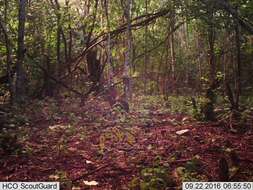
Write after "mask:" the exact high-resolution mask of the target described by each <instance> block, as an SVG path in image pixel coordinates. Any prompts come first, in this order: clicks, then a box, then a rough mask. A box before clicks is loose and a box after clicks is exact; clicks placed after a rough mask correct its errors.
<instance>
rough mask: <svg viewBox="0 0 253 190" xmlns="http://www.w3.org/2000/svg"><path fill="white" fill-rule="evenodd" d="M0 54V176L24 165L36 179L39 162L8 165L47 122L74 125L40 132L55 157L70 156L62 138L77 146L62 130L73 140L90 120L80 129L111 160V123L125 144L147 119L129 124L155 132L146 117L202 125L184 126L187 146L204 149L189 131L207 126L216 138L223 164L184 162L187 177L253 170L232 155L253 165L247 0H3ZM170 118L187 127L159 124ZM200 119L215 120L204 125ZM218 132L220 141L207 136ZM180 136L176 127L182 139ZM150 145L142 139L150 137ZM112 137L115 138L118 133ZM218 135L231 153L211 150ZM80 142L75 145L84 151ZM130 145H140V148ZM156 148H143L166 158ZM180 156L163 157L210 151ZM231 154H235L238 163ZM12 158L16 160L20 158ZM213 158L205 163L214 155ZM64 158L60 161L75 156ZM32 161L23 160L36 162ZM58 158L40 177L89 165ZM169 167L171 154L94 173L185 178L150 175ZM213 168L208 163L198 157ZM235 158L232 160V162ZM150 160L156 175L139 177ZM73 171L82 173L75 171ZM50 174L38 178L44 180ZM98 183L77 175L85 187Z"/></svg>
mask: <svg viewBox="0 0 253 190" xmlns="http://www.w3.org/2000/svg"><path fill="white" fill-rule="evenodd" d="M0 66H1V67H0V99H1V106H0V126H1V127H0V132H1V135H0V142H1V147H0V153H2V154H3V155H5V156H7V157H5V156H3V159H1V163H2V164H3V167H1V170H2V172H0V177H3V178H4V179H5V180H9V179H10V180H12V179H22V176H23V177H24V176H27V178H24V179H25V180H36V179H41V175H42V174H38V175H37V174H33V175H29V174H28V173H29V172H28V173H26V174H21V173H18V172H17V170H18V169H13V171H15V172H14V173H16V175H14V174H13V175H11V174H10V172H11V171H12V170H11V169H10V170H7V169H6V167H7V166H9V167H10V166H12V167H13V168H15V167H16V168H17V167H18V166H20V162H21V160H23V159H24V158H23V157H25V158H26V159H28V160H33V159H34V160H36V159H35V158H34V157H33V156H34V152H33V151H35V152H36V151H37V150H39V149H40V148H38V147H37V148H36V146H39V145H36V146H35V145H34V140H35V141H36V139H37V140H38V139H40V138H42V136H43V138H44V135H45V134H44V133H42V131H44V132H45V131H47V130H50V129H51V130H52V129H53V130H56V132H57V131H58V130H59V131H63V132H64V133H65V132H66V133H71V135H70V134H64V135H65V136H62V134H61V136H60V137H59V136H58V137H57V135H56V136H54V135H53V136H54V137H52V136H51V137H52V139H53V140H52V139H51V140H52V142H51V141H50V140H49V142H47V141H46V140H45V139H44V140H43V139H42V140H41V141H40V143H39V142H36V143H37V144H40V145H43V146H44V145H48V146H49V147H48V148H50V144H51V146H52V147H54V146H56V147H58V148H59V147H60V148H59V149H58V148H56V150H57V154H56V155H58V157H55V158H54V159H56V160H58V161H59V160H60V157H61V158H63V157H65V156H66V155H65V153H66V152H64V151H65V149H66V150H68V151H73V149H72V150H69V147H68V146H69V143H70V142H69V141H71V140H70V139H72V140H73V138H74V137H75V135H74V134H78V133H80V134H82V132H81V131H82V130H84V128H85V127H81V128H79V127H80V126H82V125H85V126H86V125H88V126H89V125H90V128H89V127H87V128H86V129H85V130H87V131H85V132H84V133H85V135H87V136H88V137H87V138H88V139H89V138H91V139H97V140H98V142H94V143H93V144H96V143H97V144H98V149H99V155H98V157H99V159H100V161H101V162H102V161H103V162H105V163H106V162H110V161H108V160H106V159H108V158H106V156H105V154H106V153H105V150H106V145H105V144H106V142H107V140H108V138H109V137H108V135H107V133H109V134H110V135H111V136H113V135H115V134H116V137H117V139H118V140H117V143H118V142H119V141H120V142H121V140H122V139H123V140H122V141H125V140H126V139H127V142H128V144H136V146H137V145H140V144H141V143H143V142H144V141H138V140H137V139H135V137H136V138H137V137H138V135H140V136H141V138H143V139H145V134H146V132H145V131H146V129H145V130H144V129H142V128H141V129H142V130H141V131H139V128H138V129H137V128H134V127H133V126H135V127H136V126H142V127H143V126H144V128H147V129H148V130H150V129H151V128H152V129H151V131H149V132H150V134H151V136H152V137H154V136H155V135H156V134H155V133H156V132H157V129H153V127H154V128H156V127H158V128H159V127H160V128H161V134H160V133H159V134H160V135H162V137H161V138H163V137H164V134H165V133H166V130H167V129H168V131H169V132H170V133H175V132H176V134H177V135H179V136H180V138H181V135H183V136H184V135H187V134H188V133H189V131H191V132H193V131H195V130H197V132H200V133H199V134H198V135H197V136H194V135H192V138H191V137H190V136H188V138H186V139H187V140H190V142H188V143H189V146H190V147H192V148H193V149H194V148H195V149H203V147H202V148H199V147H198V146H197V145H194V143H193V144H192V141H194V140H196V141H197V142H201V140H200V137H201V136H202V135H203V137H205V138H206V139H209V140H210V141H208V142H206V143H207V146H208V147H209V145H210V144H212V143H214V144H215V146H216V149H215V147H214V149H215V151H216V153H215V155H216V157H215V159H214V160H219V162H218V163H217V164H218V165H216V166H214V167H217V168H218V170H217V171H216V172H214V173H211V174H210V175H208V172H206V173H205V174H202V177H199V176H198V177H196V176H194V175H192V173H194V172H195V171H194V172H193V171H192V170H191V169H189V168H188V169H189V170H187V166H185V168H186V169H185V170H184V172H185V173H184V175H189V176H187V177H186V176H184V177H185V178H183V180H192V179H195V178H196V179H199V180H217V179H221V180H223V181H226V180H244V181H245V180H246V181H247V180H248V181H250V180H251V181H252V179H253V178H252V171H251V173H250V172H249V171H243V172H242V173H243V174H242V173H240V172H241V171H242V170H239V167H238V165H239V164H238V163H239V160H241V162H240V163H243V161H244V162H245V163H243V164H245V165H249V169H250V168H251V167H253V166H252V156H253V155H252V154H253V153H252V121H253V116H252V111H253V86H252V82H253V75H252V73H253V1H251V0H37V1H31V0H19V1H16V0H0ZM166 118H167V120H166ZM170 125H172V126H174V125H175V126H181V127H183V129H182V130H180V129H181V128H175V126H174V127H170V128H166V127H165V126H167V127H168V126H170ZM195 125H196V126H197V129H196V128H194V126H195ZM52 126H53V127H52ZM59 126H62V128H61V127H59ZM64 126H65V128H64ZM66 126H67V128H66ZM75 126H76V127H75ZM77 126H78V127H77ZM98 126H101V127H102V128H103V130H106V129H107V128H108V126H109V128H110V129H111V130H112V131H111V132H108V131H105V132H104V131H103V130H102V129H98ZM207 126H213V127H214V128H215V130H216V129H217V130H218V131H213V129H210V130H211V131H208V130H209V128H208V130H207V129H205V127H207ZM217 126H218V127H217ZM54 127H55V128H54ZM92 127H95V128H92ZM216 127H217V128H216ZM160 128H159V130H160ZM37 130H38V131H37ZM73 130H75V131H73ZM101 130H102V131H103V132H101ZM115 130H116V132H115ZM143 130H144V131H143ZM153 130H154V131H153ZM159 130H158V131H159ZM170 130H172V131H170ZM173 130H175V131H173ZM198 130H200V131H198ZM205 130H206V131H205ZM59 131H58V132H59ZM91 131H92V132H91ZM113 131H114V132H113ZM56 132H55V133H56ZM58 132H57V134H58ZM195 132H196V131H195ZM55 133H54V134H55ZM93 133H94V135H93V136H92V134H93ZM49 134H51V133H49ZM152 134H153V135H152ZM166 134H167V133H166ZM201 134H202V135H201ZM210 134H212V135H211V136H210ZM217 134H218V136H219V137H220V138H221V139H223V140H224V141H222V142H221V141H219V142H217V141H215V140H214V141H213V138H212V136H214V137H215V136H216V135H217ZM68 135H70V136H68ZM110 135H109V136H110ZM206 135H207V136H206ZM231 135H232V136H231ZM111 136H110V137H111ZM123 136H124V137H123ZM125 136H126V138H125ZM96 137H97V138H96ZM155 137H156V138H158V136H155ZM195 137H196V139H195ZM150 138H151V137H150ZM171 138H172V139H173V138H174V136H173V137H171ZM129 139H130V140H129ZM133 139H135V140H133ZM158 139H159V138H158ZM186 139H185V138H184V137H182V140H186ZM218 139H219V138H218ZM235 139H237V140H235ZM109 140H110V138H109ZM175 140H176V139H175ZM38 141H39V140H38ZM58 141H59V142H60V144H58V143H59V142H58ZM132 141H133V142H132ZM149 141H150V142H152V139H151V140H150V139H149ZM176 141H177V140H176ZM176 141H175V142H176ZM230 141H232V142H230ZM28 142H30V144H29V143H28ZM31 142H33V143H31ZM82 142H83V143H88V142H89V140H87V139H86V140H83V141H82ZM91 142H92V141H91ZM36 143H35V144H36ZM55 143H56V145H55ZM157 143H158V142H157ZM157 143H155V144H156V145H157V147H163V148H164V147H166V146H169V144H170V143H171V142H165V141H164V143H162V144H159V143H158V144H157ZM184 143H185V142H184ZM226 143H227V144H226ZM244 143H245V144H244ZM52 144H53V145H52ZM176 144H177V145H178V146H179V148H178V147H175V150H170V152H173V155H174V154H176V153H175V152H177V151H179V152H180V147H181V146H180V142H178V143H174V144H173V146H174V145H175V146H176ZM186 144H187V143H186ZM200 144H201V143H200ZM230 145H231V147H230ZM34 146H35V147H34ZM150 146H151V147H152V146H153V144H152V143H151V145H150ZM150 146H149V145H148V150H151V149H152V148H151V147H150ZM171 146H172V145H171ZM210 146H211V145H210ZM224 146H225V148H224ZM85 147H87V149H88V147H89V145H87V144H86V145H83V147H82V148H84V149H85ZM117 147H118V149H119V147H120V145H117ZM222 147H223V148H224V150H225V152H226V153H228V152H229V156H228V158H227V157H226V155H227V154H225V153H224V152H223V153H221V152H220V151H218V149H220V148H222ZM236 147H237V148H238V147H240V148H243V153H238V151H239V148H238V149H236ZM76 148H77V147H76ZM82 148H81V149H82ZM181 148H182V147H181ZM209 148H210V147H209ZM42 149H43V148H42ZM42 149H41V151H42ZM81 149H80V147H79V148H78V151H79V153H80V152H81ZM118 149H117V152H120V150H118ZM134 150H135V151H138V148H137V149H134ZM159 150H160V149H159ZM42 152H43V151H42ZM62 152H64V156H63V155H62ZM144 152H145V151H144ZM217 152H218V155H217ZM44 153H45V152H44ZM153 153H154V152H153ZM153 153H150V154H149V155H148V156H147V157H151V158H150V160H152V159H155V160H156V161H157V159H158V160H159V163H160V165H162V163H163V164H164V162H166V161H164V159H165V157H166V158H168V155H166V156H164V155H163V156H162V155H160V156H161V157H160V156H159V158H157V157H156V156H152V154H153ZM41 154H42V155H40V153H38V155H40V156H38V157H43V156H44V157H49V155H45V154H43V153H41ZM107 154H109V155H112V154H110V152H109V153H107ZM129 154H130V153H129ZM171 154H172V153H171ZM10 155H14V157H13V156H10ZM24 155H25V156H24ZM101 155H102V158H101ZM180 155H181V154H180ZM183 155H184V154H183ZM221 155H222V156H221ZM224 155H225V156H224ZM128 156H129V155H128ZM177 156H178V155H176V156H175V155H174V157H173V156H172V157H173V159H174V160H171V159H169V160H170V162H172V163H174V162H175V164H181V163H184V162H187V163H188V162H190V164H192V163H193V165H194V164H195V165H194V167H195V166H196V168H200V166H199V165H198V163H195V161H196V160H201V159H203V160H205V159H206V158H203V157H201V156H199V155H198V154H197V153H192V152H191V154H190V156H189V154H185V155H184V156H185V157H184V156H182V157H183V158H184V159H179V158H178V157H177ZM91 157H92V158H93V162H95V161H94V160H96V159H95V158H94V155H93V156H91V155H90V157H88V158H87V160H88V165H89V164H91V163H93V162H90V161H89V160H90V159H92V158H91ZM95 157H96V156H95ZM112 157H113V156H112ZM116 157H117V156H116ZM130 157H131V156H130ZM133 157H134V156H133ZM211 157H212V156H209V157H208V158H207V159H211ZM234 157H236V158H234ZM238 157H240V158H238ZM72 159H73V158H72ZM103 159H105V160H103ZM178 159H179V162H177V160H178ZM233 159H234V161H235V160H236V159H237V161H235V163H236V164H233ZM13 160H16V161H15V162H17V163H16V166H14V165H15V164H14V163H13ZM77 160H79V159H77ZM87 160H86V161H87ZM148 160H149V159H148ZM150 160H149V161H150ZM165 160H166V159H165ZM203 160H202V161H203ZM231 160H232V162H231ZM142 161H143V159H142ZM149 161H147V163H150V162H149ZM156 161H154V160H153V161H152V163H154V162H155V163H157V162H156ZM167 161H168V159H167ZM31 162H32V161H31ZM77 162H78V161H77ZM101 162H99V163H96V164H97V169H95V170H92V172H91V173H86V174H85V175H87V176H93V175H94V173H96V175H98V174H99V172H100V170H101V169H102V170H104V168H106V167H107V165H104V164H101ZM130 162H131V161H130ZM132 162H133V161H132ZM143 162H144V161H143ZM213 162H214V161H213V160H212V161H210V160H209V161H205V162H204V163H205V164H207V165H208V164H211V165H212V164H213ZM25 163H26V162H25ZM27 163H28V161H27ZM29 163H30V162H29ZM32 163H33V162H32ZM35 163H36V161H35ZM35 163H33V165H34V164H35ZM144 163H145V162H144ZM187 163H186V164H187ZM231 163H232V165H233V167H232V166H231ZM13 164H14V165H13ZM49 164H50V162H49ZM62 164H63V165H64V167H65V166H69V165H70V164H66V163H62ZM86 164H87V162H86ZM96 164H95V165H96ZM188 164H189V163H188ZM21 165H22V164H21ZM35 165H36V164H35ZM116 165H117V164H116ZM118 165H120V164H118ZM144 165H145V164H144ZM147 165H148V166H149V167H150V164H147ZM235 165H236V166H235ZM174 166H177V165H174ZM29 167H30V166H29ZM29 167H28V166H27V171H31V168H30V169H29ZM45 167H46V166H45ZM55 167H56V166H55ZM57 167H59V168H60V169H59V168H58V169H57ZM57 167H56V168H54V169H52V168H49V169H48V170H49V171H50V172H48V170H46V171H45V172H44V173H46V174H47V172H48V175H47V177H48V176H51V178H50V179H51V180H52V179H55V180H58V179H60V180H61V181H63V184H64V188H66V189H68V188H70V187H69V186H68V185H69V181H71V183H73V184H75V183H76V182H78V181H80V180H81V179H83V178H84V177H86V176H83V175H80V176H79V177H76V176H74V177H73V176H71V174H70V173H71V172H70V170H69V169H66V168H65V169H66V170H64V171H63V169H62V168H61V167H63V166H57ZM119 167H123V168H125V167H126V165H124V166H122V162H121V165H120V166H119ZM164 167H166V164H165V166H164V165H163V166H159V167H158V166H153V168H152V167H151V168H144V169H143V168H142V170H141V169H138V167H134V168H132V169H131V172H133V173H132V174H131V175H130V174H129V173H127V172H126V171H125V172H126V173H127V174H125V175H126V176H128V177H129V178H127V179H125V178H124V179H123V181H122V179H118V182H115V181H113V182H112V181H110V180H109V181H108V180H107V179H108V178H110V177H105V174H101V176H102V178H104V180H105V181H104V182H100V183H98V184H100V185H101V184H102V185H101V187H102V189H107V188H108V189H124V188H126V189H128V188H130V186H131V188H133V189H134V188H135V189H138V188H140V189H144V190H145V189H152V188H155V189H165V188H166V187H171V186H172V187H174V188H180V185H179V181H183V180H182V178H180V179H176V180H175V178H177V177H175V175H172V176H173V178H174V182H173V183H172V182H171V181H166V180H164V178H166V179H167V177H160V178H161V179H160V178H159V180H160V181H159V180H158V181H159V183H158V182H157V178H156V177H157V175H160V173H163V172H164V171H165V170H164ZM154 168H155V169H154ZM157 168H158V170H156V169H157ZM172 168H173V167H172ZM208 168H209V169H210V168H212V166H210V165H208V166H206V167H205V169H206V170H208ZM40 169H41V168H40ZM40 169H38V168H37V169H35V170H36V171H41V170H40ZM50 169H51V170H50ZM72 169H73V168H72ZM86 169H87V168H86ZM121 169H122V168H121ZM167 169H168V168H166V170H167ZM174 169H175V168H174ZM176 169H178V168H176ZM181 169H182V168H181ZM233 169H234V170H235V171H236V172H235V171H232V174H231V170H233ZM1 170H0V171H1ZM52 170H53V171H54V172H55V173H56V174H55V173H54V172H52ZM111 170H113V169H112V168H111ZM117 170H119V168H117ZM122 170H123V169H122ZM171 170H173V169H171ZM66 171H68V172H70V173H68V172H67V173H66ZM140 171H141V174H140ZM8 172H9V173H8ZM57 172H58V173H57ZM145 172H146V173H148V174H149V176H153V177H152V178H151V181H149V180H146V181H145V179H143V176H142V175H144V174H145ZM187 172H188V173H187ZM233 172H234V173H233ZM52 173H54V175H53V174H52ZM72 173H75V175H77V173H78V172H77V171H74V172H72ZM137 173H139V175H138V174H137ZM143 173H144V174H143ZM157 173H158V174H157ZM165 173H166V172H165ZM49 174H51V175H49ZM174 174H175V172H174ZM73 175H74V174H73ZM117 175H118V174H117ZM205 175H206V176H205ZM237 175H238V176H237ZM36 176H37V177H38V178H36ZM52 176H53V177H52ZM101 176H93V177H94V178H95V179H98V178H99V177H100V178H101ZM133 176H139V177H135V178H133ZM177 176H178V175H177ZM193 176H194V177H193ZM203 176H204V177H203ZM217 176H218V177H217ZM44 177H45V175H44ZM47 177H45V178H42V179H45V180H47V179H48V178H47ZM54 177H55V178H54ZM112 178H113V177H112ZM152 180H153V182H154V181H155V182H154V184H153V182H152ZM66 181H67V182H66ZM126 181H127V182H126ZM172 181H173V180H172ZM93 182H96V181H93ZM117 183H120V184H121V185H119V184H117ZM129 183H130V185H129ZM77 184H78V183H77ZM98 184H96V183H95V185H94V183H93V184H92V185H90V184H88V185H87V184H85V185H86V187H83V186H82V185H81V186H80V184H79V186H80V188H81V189H82V188H84V189H85V188H87V186H97V185H98ZM106 184H107V185H108V184H109V185H108V186H107V185H106ZM122 184H124V185H122ZM126 184H127V185H126ZM98 187H100V186H99V185H98ZM98 189H99V188H98Z"/></svg>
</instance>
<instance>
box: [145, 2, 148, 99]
mask: <svg viewBox="0 0 253 190" xmlns="http://www.w3.org/2000/svg"><path fill="white" fill-rule="evenodd" d="M145 12H146V14H147V13H148V0H146V1H145ZM147 35H148V25H146V26H145V47H144V49H145V50H144V51H145V52H144V53H145V55H144V94H146V93H147V66H148V52H147V46H148V36H147Z"/></svg>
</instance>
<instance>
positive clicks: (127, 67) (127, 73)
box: [123, 0, 132, 102]
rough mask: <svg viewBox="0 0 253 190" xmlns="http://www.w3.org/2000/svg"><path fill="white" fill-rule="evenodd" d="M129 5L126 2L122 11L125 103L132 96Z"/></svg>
mask: <svg viewBox="0 0 253 190" xmlns="http://www.w3.org/2000/svg"><path fill="white" fill-rule="evenodd" d="M131 5H132V0H127V2H126V7H125V11H124V12H125V18H126V20H127V30H126V38H127V50H126V52H125V63H124V74H123V82H124V98H125V101H126V102H128V101H129V100H130V99H131V96H132V89H131V78H130V67H131V61H132V30H131Z"/></svg>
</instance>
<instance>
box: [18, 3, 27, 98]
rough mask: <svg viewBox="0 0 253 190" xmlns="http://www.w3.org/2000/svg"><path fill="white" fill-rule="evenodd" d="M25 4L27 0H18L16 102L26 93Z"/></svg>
mask: <svg viewBox="0 0 253 190" xmlns="http://www.w3.org/2000/svg"><path fill="white" fill-rule="evenodd" d="M26 6H27V0H20V1H19V16H18V19H19V23H18V45H17V65H16V74H17V77H16V81H15V87H16V91H15V101H16V102H20V101H22V100H23V99H24V98H25V95H26V73H25V70H24V58H25V44H24V39H25V22H26Z"/></svg>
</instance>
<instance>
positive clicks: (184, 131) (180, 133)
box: [176, 129, 190, 135]
mask: <svg viewBox="0 0 253 190" xmlns="http://www.w3.org/2000/svg"><path fill="white" fill-rule="evenodd" d="M189 131H190V130H189V129H184V130H180V131H177V132H176V134H177V135H184V134H186V133H188V132H189Z"/></svg>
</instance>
